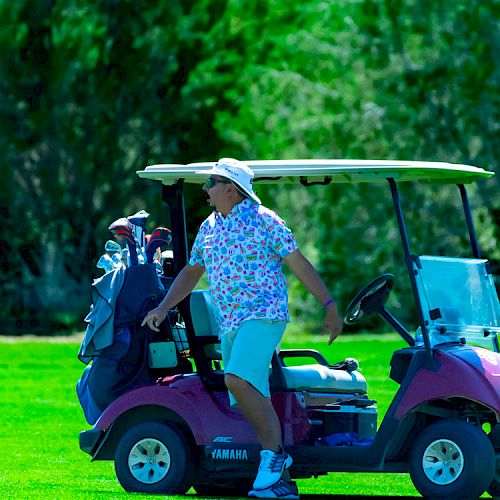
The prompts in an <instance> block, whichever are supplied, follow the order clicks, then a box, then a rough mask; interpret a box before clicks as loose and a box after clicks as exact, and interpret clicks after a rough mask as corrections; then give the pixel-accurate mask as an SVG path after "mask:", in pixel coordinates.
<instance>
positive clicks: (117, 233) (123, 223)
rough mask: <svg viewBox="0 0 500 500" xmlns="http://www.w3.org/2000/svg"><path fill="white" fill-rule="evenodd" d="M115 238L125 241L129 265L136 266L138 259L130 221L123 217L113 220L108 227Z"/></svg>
mask: <svg viewBox="0 0 500 500" xmlns="http://www.w3.org/2000/svg"><path fill="white" fill-rule="evenodd" d="M108 229H109V230H110V231H111V233H112V234H113V236H114V237H115V238H118V239H120V238H123V239H124V240H125V242H126V243H127V247H128V250H129V255H130V265H131V266H137V265H138V264H139V260H138V258H137V240H136V238H135V236H134V233H133V225H132V223H131V222H130V221H129V220H128V219H127V218H125V217H121V218H120V219H117V220H115V221H114V222H112V223H111V225H110V226H109V228H108Z"/></svg>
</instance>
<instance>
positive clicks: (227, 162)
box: [195, 158, 262, 205]
mask: <svg viewBox="0 0 500 500" xmlns="http://www.w3.org/2000/svg"><path fill="white" fill-rule="evenodd" d="M195 173H196V174H200V175H207V176H210V175H219V176H220V177H225V178H226V179H229V180H230V181H232V182H233V183H234V184H236V185H237V186H238V187H239V188H240V189H241V191H243V192H244V193H245V194H246V195H247V196H248V197H249V198H252V200H254V201H255V202H257V203H258V204H259V205H260V204H261V203H262V202H261V201H260V198H259V197H258V196H257V195H256V194H255V193H254V192H253V187H252V184H253V176H254V174H253V171H252V169H251V168H250V167H249V166H248V165H246V164H245V163H243V162H242V161H239V160H235V159H234V158H221V159H220V160H219V161H218V162H217V163H216V164H215V165H214V166H213V167H212V170H198V171H197V172H195Z"/></svg>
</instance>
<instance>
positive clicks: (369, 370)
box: [0, 335, 419, 499]
mask: <svg viewBox="0 0 500 500" xmlns="http://www.w3.org/2000/svg"><path fill="white" fill-rule="evenodd" d="M402 346H403V342H402V341H401V340H400V339H399V337H396V336H394V335H383V336H377V335H357V336H349V335H344V336H343V337H341V338H339V339H338V340H337V341H336V342H335V343H334V344H333V345H332V346H330V347H328V346H327V344H326V338H325V337H308V338H307V339H306V338H305V337H297V336H294V337H291V338H289V339H287V340H286V342H284V344H283V347H293V348H299V347H313V348H316V349H318V350H320V351H321V352H322V353H323V354H324V355H325V356H326V357H327V358H328V360H329V361H331V362H335V361H339V360H342V359H344V358H345V357H348V356H352V357H356V358H357V359H359V361H360V364H361V368H362V371H363V373H364V375H365V376H366V378H367V380H368V388H369V394H370V397H371V398H374V399H377V400H378V401H379V422H380V420H381V416H380V415H381V414H383V413H384V412H385V411H386V410H387V407H388V405H389V403H390V400H391V398H392V396H393V394H394V393H395V391H396V389H397V386H396V384H395V383H394V382H392V381H391V380H390V379H389V378H388V372H389V359H390V356H391V353H392V351H393V350H394V349H397V348H399V347H402ZM77 351H78V339H75V340H59V341H53V340H52V341H50V342H46V341H36V340H32V341H24V340H17V341H15V342H11V341H8V339H3V338H2V337H0V394H1V397H0V410H1V414H2V429H1V432H0V450H1V457H2V458H1V467H0V492H1V496H2V498H16V499H21V498H46V499H59V498H71V499H78V498H82V499H83V498H85V499H88V498H109V499H110V498H127V497H130V496H132V497H133V498H136V497H137V498H158V497H154V496H148V495H138V494H133V495H131V494H128V493H125V492H124V491H123V490H122V488H121V486H120V485H119V483H118V481H117V479H116V477H115V473H114V467H113V463H112V462H91V461H90V457H89V456H88V455H86V454H84V453H83V452H81V451H80V449H79V446H78V434H79V432H80V431H81V430H84V429H88V428H89V427H90V426H89V425H88V424H87V423H86V421H85V419H84V418H83V413H82V411H81V408H80V406H79V403H78V400H77V397H76V393H75V382H76V381H77V380H78V378H79V377H80V375H81V373H82V371H83V367H84V365H83V364H81V363H80V362H79V361H78V360H77V358H76V354H77ZM298 483H299V490H300V492H301V496H302V498H303V499H308V498H310V499H313V498H314V499H318V498H354V497H358V496H369V497H370V496H371V497H377V496H382V497H391V496H392V497H393V498H397V497H400V498H402V497H411V496H413V497H416V498H419V496H418V494H417V492H416V490H415V488H414V487H413V485H412V483H411V481H410V478H409V476H408V475H405V474H346V473H332V474H329V475H328V476H324V477H321V478H319V479H308V480H300V481H299V482H298ZM194 495H195V493H194V490H190V492H189V494H188V496H194ZM178 498H182V497H178ZM198 498H199V497H198Z"/></svg>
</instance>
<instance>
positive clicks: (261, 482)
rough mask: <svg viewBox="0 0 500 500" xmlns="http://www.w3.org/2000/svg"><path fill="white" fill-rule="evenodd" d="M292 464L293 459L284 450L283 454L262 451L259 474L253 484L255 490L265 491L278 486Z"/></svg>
mask: <svg viewBox="0 0 500 500" xmlns="http://www.w3.org/2000/svg"><path fill="white" fill-rule="evenodd" d="M292 462H293V460H292V457H291V456H290V455H289V454H288V453H287V452H286V451H285V450H283V449H282V450H281V453H274V451H271V450H262V451H261V452H260V465H259V472H258V473H257V477H256V478H255V481H254V483H253V489H254V490H265V489H266V488H270V487H271V486H273V485H274V484H276V483H277V482H278V481H279V480H280V479H281V475H282V474H283V471H284V470H285V469H288V468H289V467H290V466H291V465H292ZM269 498H274V497H269Z"/></svg>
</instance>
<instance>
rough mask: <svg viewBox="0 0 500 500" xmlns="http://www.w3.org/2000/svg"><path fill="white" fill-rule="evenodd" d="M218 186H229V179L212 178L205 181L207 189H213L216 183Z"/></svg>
mask: <svg viewBox="0 0 500 500" xmlns="http://www.w3.org/2000/svg"><path fill="white" fill-rule="evenodd" d="M218 182H219V183H220V184H231V183H232V181H230V180H229V179H215V178H214V177H208V178H207V180H206V181H205V186H207V189H211V188H213V187H214V186H215V185H216V184H217V183H218Z"/></svg>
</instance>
